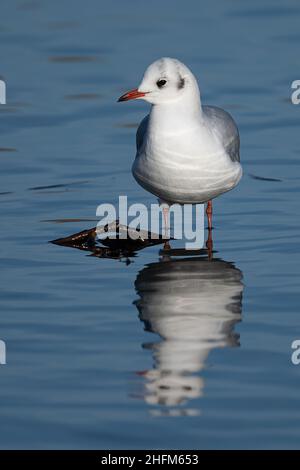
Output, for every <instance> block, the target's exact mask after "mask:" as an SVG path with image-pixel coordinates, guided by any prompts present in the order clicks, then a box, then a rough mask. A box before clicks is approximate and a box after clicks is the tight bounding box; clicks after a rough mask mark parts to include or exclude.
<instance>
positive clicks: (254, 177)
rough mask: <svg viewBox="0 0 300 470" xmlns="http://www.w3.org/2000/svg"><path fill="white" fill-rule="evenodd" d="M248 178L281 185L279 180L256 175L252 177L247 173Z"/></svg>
mask: <svg viewBox="0 0 300 470" xmlns="http://www.w3.org/2000/svg"><path fill="white" fill-rule="evenodd" d="M249 176H250V178H252V179H254V180H260V181H275V182H278V183H281V182H282V180H280V179H279V178H266V177H265V176H258V175H253V174H252V173H249Z"/></svg>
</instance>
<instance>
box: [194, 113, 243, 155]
mask: <svg viewBox="0 0 300 470" xmlns="http://www.w3.org/2000/svg"><path fill="white" fill-rule="evenodd" d="M202 110H203V113H204V117H205V119H206V121H207V124H208V126H209V127H210V128H211V129H213V131H214V132H215V133H216V134H217V135H218V136H219V138H220V139H221V141H222V143H223V145H224V148H225V149H226V152H227V153H228V155H229V157H230V158H231V160H232V161H233V162H239V161H240V137H239V131H238V128H237V126H236V124H235V122H234V120H233V118H232V117H231V116H230V114H229V113H227V111H224V109H221V108H217V107H216V106H202Z"/></svg>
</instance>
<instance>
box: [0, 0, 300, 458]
mask: <svg viewBox="0 0 300 470" xmlns="http://www.w3.org/2000/svg"><path fill="white" fill-rule="evenodd" d="M3 3H4V4H3V5H1V18H0V54H1V62H0V74H1V75H2V76H3V77H4V78H5V81H6V83H7V103H8V104H7V105H0V147H1V148H0V165H1V173H0V181H1V188H0V190H1V194H0V211H1V212H0V213H1V227H2V230H1V234H0V237H1V267H2V275H1V287H0V289H1V290H0V292H1V315H0V339H2V340H3V341H5V343H6V348H7V364H6V365H1V366H0V416H1V423H2V432H1V438H0V446H1V448H110V449H113V448H186V449H188V448H200V449H202V448H295V447H299V439H300V428H299V419H300V409H299V406H300V399H299V374H300V366H298V367H297V366H294V365H292V363H291V351H292V350H291V342H292V341H293V340H294V339H297V338H299V337H300V326H299V320H298V317H299V312H298V306H299V270H300V267H299V266H300V263H299V248H300V244H299V227H300V222H299V204H298V199H299V192H300V191H299V162H300V160H299V147H300V133H299V129H298V128H299V119H300V107H297V106H294V105H292V104H291V102H290V94H291V90H290V85H291V82H292V81H293V80H295V79H299V78H300V77H299V67H298V61H297V57H298V53H299V52H298V44H299V37H300V35H299V20H300V6H299V4H298V2H297V1H296V0H295V1H292V0H290V1H286V2H284V3H282V2H279V1H273V2H272V4H271V2H269V1H267V0H264V1H258V0H255V1H253V2H251V4H250V3H248V4H246V3H244V2H243V3H242V2H234V1H228V2H223V1H221V0H220V1H217V0H212V1H210V2H208V3H207V2H206V3H205V4H204V3H202V2H197V1H196V0H195V1H190V2H179V1H178V2H177V1H172V2H171V1H165V2H158V1H153V2H151V8H150V5H149V4H147V5H146V4H145V5H144V4H142V3H141V2H138V1H131V2H126V4H125V2H121V1H114V2H110V3H109V2H99V1H96V0H87V1H86V2H84V3H82V2H79V1H77V0H75V1H74V0H73V1H72V2H71V1H70V0H63V1H60V2H42V1H41V0H33V1H30V0H27V1H26V0H24V1H22V0H20V1H15V0H11V1H9V2H8V1H6V2H3ZM162 55H170V56H175V57H177V58H179V59H181V60H182V61H183V62H185V63H187V64H188V65H189V66H190V67H191V68H192V70H193V71H194V72H195V74H196V75H197V77H198V78H199V82H200V85H201V90H202V99H203V102H204V103H209V104H215V105H218V106H221V107H224V108H226V109H227V110H229V111H230V112H231V113H232V114H233V116H234V117H235V119H236V121H237V122H238V125H239V128H240V132H241V141H242V152H241V158H242V162H243V167H244V172H245V175H244V178H243V180H242V182H241V183H240V185H239V187H238V188H237V189H236V190H234V191H233V192H231V193H229V194H227V195H225V196H223V197H221V198H219V199H217V200H216V202H215V205H214V218H215V220H214V225H215V230H214V247H215V249H216V250H217V253H215V255H214V258H215V259H214V261H212V262H210V261H208V260H207V258H206V257H205V256H200V257H199V256H198V257H197V256H196V257H195V256H193V257H189V256H188V253H186V254H184V255H183V256H176V252H172V251H171V252H170V253H169V254H166V253H162V252H161V251H160V250H161V247H159V246H158V247H157V246H156V247H150V248H147V249H145V250H142V251H140V252H138V253H137V255H136V256H135V257H134V258H132V259H131V262H130V263H129V264H128V263H126V262H125V261H126V260H123V259H122V260H120V261H119V260H111V259H101V258H98V257H95V256H88V253H85V252H83V251H78V250H73V249H70V248H64V247H61V246H55V245H52V244H49V243H48V241H49V240H52V239H54V238H58V237H62V236H66V235H69V234H71V233H74V232H77V231H79V230H83V229H85V228H89V227H92V226H93V225H95V220H96V216H95V211H96V207H97V205H98V204H99V203H101V202H116V200H117V197H118V195H119V194H128V196H129V199H130V201H137V202H143V203H146V204H150V203H151V202H153V197H152V196H151V195H150V194H148V193H146V192H144V191H143V190H142V189H141V188H140V187H138V186H137V184H136V183H135V182H134V180H133V178H132V176H131V173H130V168H131V162H132V159H133V156H134V134H135V128H136V125H137V123H138V122H139V121H140V120H141V118H142V117H143V116H144V115H145V114H146V110H147V105H146V104H144V103H128V104H117V103H116V99H117V97H118V96H120V94H121V93H123V92H124V91H126V90H127V89H129V88H132V87H134V86H136V85H137V84H138V82H139V80H140V78H141V75H142V73H143V71H144V69H145V67H146V66H147V65H148V64H149V63H150V62H151V61H153V60H154V59H156V58H158V57H160V56H162ZM250 175H252V177H251V176H250ZM257 177H259V178H257ZM261 178H265V179H261ZM181 254H182V253H181Z"/></svg>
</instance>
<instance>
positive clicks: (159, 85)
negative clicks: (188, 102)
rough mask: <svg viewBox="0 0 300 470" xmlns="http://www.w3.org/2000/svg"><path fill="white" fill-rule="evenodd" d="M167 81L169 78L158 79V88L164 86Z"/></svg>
mask: <svg viewBox="0 0 300 470" xmlns="http://www.w3.org/2000/svg"><path fill="white" fill-rule="evenodd" d="M166 83H167V80H157V82H156V85H157V86H158V88H162V87H163V86H165V84H166Z"/></svg>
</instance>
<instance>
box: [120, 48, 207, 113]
mask: <svg viewBox="0 0 300 470" xmlns="http://www.w3.org/2000/svg"><path fill="white" fill-rule="evenodd" d="M187 96H192V97H194V98H196V96H198V97H199V88H198V84H197V81H196V79H195V77H194V75H193V74H192V72H191V71H190V69H189V68H188V67H186V65H184V64H183V63H182V62H180V61H179V60H177V59H171V58H169V57H163V58H162V59H159V60H156V61H155V62H153V64H151V65H149V67H148V68H147V70H146V72H145V74H144V76H143V79H142V81H141V83H140V85H139V87H138V88H135V89H134V90H130V91H128V92H127V93H125V94H124V95H122V96H121V97H120V98H119V100H118V101H128V100H132V99H143V100H145V101H148V102H149V103H151V104H166V103H172V102H176V101H178V100H181V99H184V97H187Z"/></svg>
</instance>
